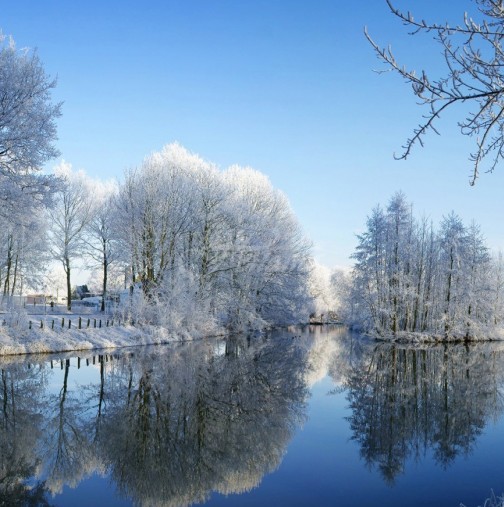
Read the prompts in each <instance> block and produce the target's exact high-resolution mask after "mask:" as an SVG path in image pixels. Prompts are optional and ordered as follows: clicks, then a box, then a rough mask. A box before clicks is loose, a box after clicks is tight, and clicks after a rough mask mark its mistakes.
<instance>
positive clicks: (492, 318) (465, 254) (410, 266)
mask: <svg viewBox="0 0 504 507" xmlns="http://www.w3.org/2000/svg"><path fill="white" fill-rule="evenodd" d="M353 258H354V259H355V267H354V270H353V276H352V281H351V287H350V289H349V292H348V308H347V312H348V314H347V318H348V319H349V320H350V321H351V322H353V323H354V324H358V325H359V326H361V327H363V328H364V329H366V330H368V331H373V332H375V333H378V334H380V335H390V334H396V333H398V332H401V331H404V332H422V333H433V334H436V335H445V336H458V337H467V338H469V337H475V336H477V335H478V334H479V333H481V332H488V331H489V330H490V329H491V328H493V327H494V326H497V325H499V324H500V319H501V316H502V314H503V313H502V312H503V305H502V302H503V298H502V295H503V287H504V286H503V282H504V276H503V275H504V265H503V262H502V258H501V257H499V258H498V259H492V257H491V256H490V253H489V249H488V247H487V246H486V244H485V241H484V239H483V236H482V234H481V231H480V229H479V227H478V226H477V225H476V224H474V223H472V224H471V225H469V226H466V225H465V224H464V223H463V222H462V220H461V219H460V217H458V216H457V215H456V214H454V213H451V214H449V215H447V216H445V217H444V218H443V220H442V221H441V224H440V226H439V228H438V229H435V228H434V225H433V224H432V223H431V222H429V221H428V220H427V219H425V218H424V219H421V220H418V219H416V218H415V217H414V215H413V210H412V206H411V205H410V204H409V203H408V202H407V201H406V198H405V196H404V195H403V194H402V193H397V194H395V195H394V196H393V197H392V198H391V200H390V202H389V204H388V206H387V208H386V209H385V210H383V209H382V208H381V207H380V206H377V207H376V208H374V209H373V211H372V213H371V215H370V216H369V217H368V220H367V228H366V231H365V232H364V233H363V234H361V235H359V236H358V246H357V248H356V251H355V253H354V254H353Z"/></svg>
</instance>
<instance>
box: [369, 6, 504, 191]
mask: <svg viewBox="0 0 504 507" xmlns="http://www.w3.org/2000/svg"><path fill="white" fill-rule="evenodd" d="M386 1H387V4H388V6H389V8H390V10H391V12H392V13H393V15H395V16H396V17H397V18H398V19H399V20H400V21H401V22H402V23H403V24H404V25H406V26H407V27H408V28H409V29H410V34H412V35H415V36H417V37H419V36H421V35H423V34H428V35H431V36H432V37H433V38H434V39H435V41H436V42H437V43H438V44H439V46H440V49H441V51H442V55H443V59H444V61H443V67H442V68H443V69H444V72H442V73H440V74H435V73H437V68H436V70H432V71H425V70H422V71H420V72H415V70H408V69H407V68H406V66H404V65H402V64H401V63H399V62H398V61H397V60H396V58H395V56H394V54H393V53H392V51H391V49H390V47H389V48H387V49H384V48H382V47H380V46H379V45H378V44H377V43H376V42H375V41H374V40H373V39H372V38H371V37H370V35H369V34H368V33H367V32H366V37H367V38H368V40H369V41H370V43H371V44H372V46H373V48H374V50H375V51H376V53H377V55H378V57H379V59H380V60H382V61H383V62H384V63H385V64H386V67H387V68H388V69H392V70H393V71H394V72H396V73H397V74H399V75H400V76H401V77H402V78H403V79H404V80H405V81H406V83H408V84H410V85H411V87H412V90H413V93H414V94H415V96H416V97H417V99H418V101H419V103H420V104H421V105H423V106H424V107H425V108H426V109H427V111H426V113H425V114H424V118H423V119H422V121H421V123H420V124H419V125H418V127H417V128H416V129H415V130H414V131H413V135H412V136H411V137H410V138H409V139H408V140H407V141H406V144H405V145H404V147H403V148H404V151H403V153H402V154H401V155H400V156H399V157H398V158H404V159H405V158H407V157H408V155H409V154H410V153H411V150H412V148H413V146H414V145H415V144H420V145H423V139H424V137H425V135H426V134H427V133H428V132H429V131H433V132H436V133H437V132H438V131H437V126H436V124H437V121H438V119H439V117H440V116H441V115H442V113H444V112H445V110H447V109H450V110H451V109H454V108H455V107H456V106H457V105H469V106H470V108H471V109H469V112H468V113H467V114H466V113H464V112H463V113H462V118H461V119H460V120H459V122H458V126H459V127H460V130H461V133H462V135H467V136H470V137H473V138H474V139H475V141H476V149H475V151H474V152H473V153H472V154H471V155H470V160H471V161H472V162H473V171H472V175H471V178H470V181H471V184H474V183H475V182H476V179H477V178H478V176H479V172H480V166H481V163H482V162H483V161H484V160H485V159H487V158H488V159H489V164H488V169H487V170H488V171H489V172H491V171H493V170H494V168H495V167H496V166H497V164H498V163H499V162H500V161H501V160H502V158H503V156H504V136H503V134H502V132H503V128H504V85H503V73H502V67H503V64H504V52H503V50H502V37H503V36H504V7H503V5H502V2H501V1H500V0H477V1H476V2H474V3H475V4H476V6H477V10H476V11H475V12H474V14H473V15H470V14H468V13H467V12H466V13H464V14H463V15H462V13H460V15H459V18H462V19H461V20H460V21H459V22H458V23H448V22H447V21H444V22H443V21H441V22H431V21H424V20H425V19H427V17H426V15H425V14H424V13H422V14H421V16H422V17H421V18H420V19H416V18H415V17H414V16H413V14H411V13H410V12H407V13H405V12H403V11H401V10H400V9H399V8H397V7H395V6H394V5H393V3H392V1H391V0H386ZM394 3H395V2H394ZM429 63H431V62H429ZM433 74H434V75H433ZM463 111H464V110H463ZM464 114H466V116H465V117H464Z"/></svg>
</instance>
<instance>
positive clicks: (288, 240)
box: [117, 144, 308, 329]
mask: <svg viewBox="0 0 504 507" xmlns="http://www.w3.org/2000/svg"><path fill="white" fill-rule="evenodd" d="M117 207H118V216H119V217H120V220H119V222H118V231H119V234H120V237H121V244H122V250H123V251H124V252H126V257H127V258H128V259H129V265H130V272H131V281H132V282H140V283H141V284H142V286H143V290H144V294H145V297H146V298H147V300H148V301H149V302H150V303H151V305H150V306H147V307H146V309H149V308H150V310H154V315H156V316H157V317H156V318H158V319H159V317H160V310H161V309H164V310H163V312H162V313H164V317H163V319H164V322H165V324H166V325H167V326H168V327H171V326H174V325H182V326H185V327H187V326H189V323H190V322H192V323H194V322H195V321H197V320H198V318H199V319H201V320H202V321H205V322H211V321H213V322H215V323H218V324H220V325H224V326H227V327H229V328H233V329H237V328H242V327H256V326H258V325H261V326H262V325H265V324H267V323H272V322H275V323H279V322H287V321H293V320H296V319H299V318H300V317H299V316H300V312H302V311H305V310H306V311H307V307H306V303H307V289H306V284H307V277H308V268H307V266H308V264H307V263H308V245H307V243H306V241H305V239H304V237H303V235H302V233H301V231H300V228H299V225H298V224H297V221H296V219H295V217H294V214H293V212H292V210H291V208H290V206H289V204H288V202H287V200H286V198H285V197H284V196H283V195H282V194H281V193H280V192H278V191H277V190H275V189H273V187H272V186H271V183H270V182H269V180H268V179H267V178H266V177H264V176H263V175H261V174H260V173H258V172H257V171H253V170H251V169H248V168H239V167H233V168H230V169H229V170H227V171H226V172H222V171H219V170H218V169H217V168H216V167H215V166H214V165H212V164H210V163H209V162H207V161H205V160H203V159H201V158H200V157H199V156H197V155H194V154H191V153H189V152H188V151H187V150H185V149H184V148H182V147H181V146H180V145H177V144H173V145H169V146H166V147H165V148H163V149H162V150H161V151H160V152H159V153H155V154H153V155H151V156H150V157H148V158H147V159H146V160H145V161H144V163H143V164H142V166H141V167H140V168H138V169H137V170H135V171H132V172H130V173H128V174H127V175H126V179H125V182H124V184H122V185H121V187H120V189H119V197H118V200H117ZM144 316H145V315H144ZM196 316H198V318H196Z"/></svg>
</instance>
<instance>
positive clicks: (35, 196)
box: [0, 34, 61, 217]
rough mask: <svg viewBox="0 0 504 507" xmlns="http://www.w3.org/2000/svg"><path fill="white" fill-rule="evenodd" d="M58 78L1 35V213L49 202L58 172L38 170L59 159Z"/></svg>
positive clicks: (26, 51) (33, 57)
mask: <svg viewBox="0 0 504 507" xmlns="http://www.w3.org/2000/svg"><path fill="white" fill-rule="evenodd" d="M55 85H56V81H55V80H52V79H50V78H49V77H48V76H47V75H46V73H45V72H44V69H43V67H42V64H41V62H40V60H39V58H38V56H37V54H36V52H33V51H28V50H18V49H16V46H15V44H14V42H13V40H12V39H7V38H6V37H5V36H4V35H2V34H0V203H1V205H0V214H1V215H2V216H4V217H5V216H8V215H9V214H10V213H11V212H13V211H15V210H16V209H19V208H20V207H24V208H25V209H27V208H29V209H33V207H34V205H36V204H47V202H48V201H49V199H50V196H51V193H52V190H53V186H54V184H55V183H56V181H55V178H54V176H51V175H43V174H41V173H40V169H41V168H42V166H43V164H44V163H46V162H47V161H48V160H51V159H52V158H54V157H56V156H57V155H58V151H57V150H56V148H55V146H54V141H55V140H56V119H57V118H58V117H59V116H60V114H61V104H53V103H52V102H51V91H52V89H53V88H54V87H55Z"/></svg>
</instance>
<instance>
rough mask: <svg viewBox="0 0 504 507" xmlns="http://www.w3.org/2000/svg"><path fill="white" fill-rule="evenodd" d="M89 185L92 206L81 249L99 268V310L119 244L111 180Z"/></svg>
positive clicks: (104, 296)
mask: <svg viewBox="0 0 504 507" xmlns="http://www.w3.org/2000/svg"><path fill="white" fill-rule="evenodd" d="M91 186H92V200H93V203H92V209H91V216H90V218H89V221H88V222H87V225H86V228H85V231H84V232H85V236H84V252H85V253H86V254H87V257H88V265H89V267H91V268H93V267H97V266H98V267H99V268H100V270H101V274H102V276H101V287H100V289H101V293H102V303H101V311H102V312H103V311H105V300H106V298H107V289H108V280H109V274H110V268H111V266H112V265H113V264H114V263H115V262H116V261H117V260H118V259H119V257H120V253H119V246H118V242H117V238H116V232H115V226H114V222H115V219H116V216H115V209H116V208H115V194H116V191H117V187H116V185H115V184H114V183H109V184H101V183H97V182H94V184H92V185H91Z"/></svg>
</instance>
